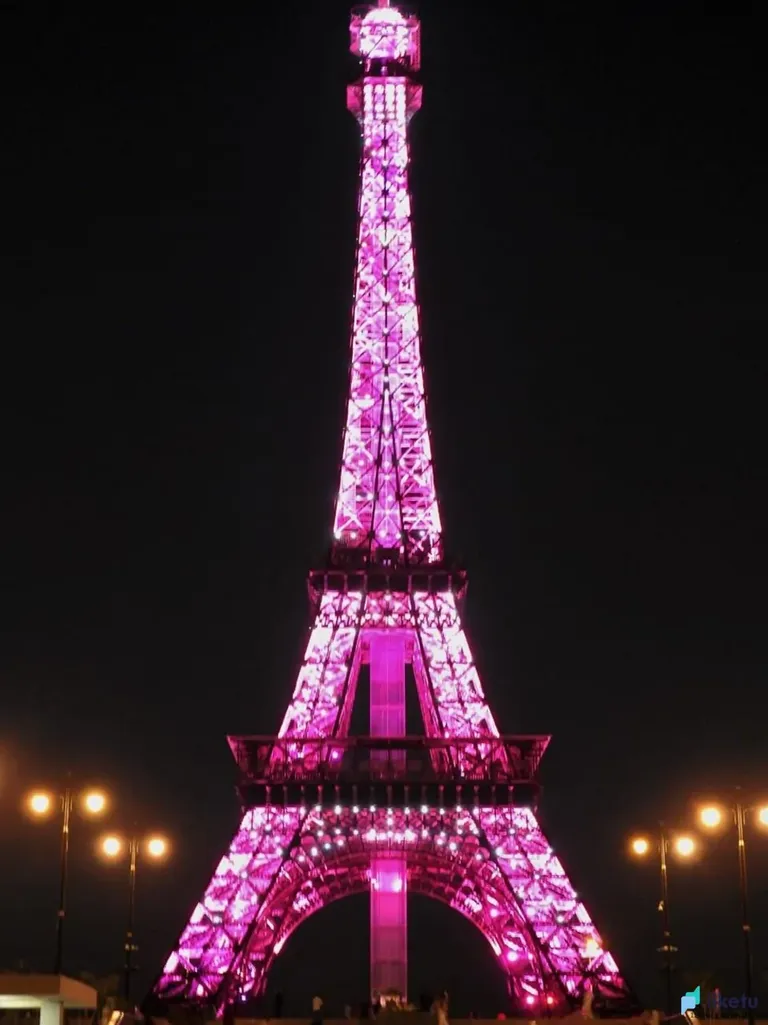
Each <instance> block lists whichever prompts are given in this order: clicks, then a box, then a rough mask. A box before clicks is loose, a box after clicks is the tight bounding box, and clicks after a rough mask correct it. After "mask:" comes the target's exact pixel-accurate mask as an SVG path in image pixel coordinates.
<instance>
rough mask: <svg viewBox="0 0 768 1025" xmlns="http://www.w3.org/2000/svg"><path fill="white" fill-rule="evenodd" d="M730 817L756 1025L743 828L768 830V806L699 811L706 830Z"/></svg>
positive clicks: (735, 804) (748, 992)
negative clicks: (749, 824) (750, 824)
mask: <svg viewBox="0 0 768 1025" xmlns="http://www.w3.org/2000/svg"><path fill="white" fill-rule="evenodd" d="M729 815H730V817H731V819H732V822H733V823H734V824H735V826H736V841H737V853H738V859H739V894H740V897H741V932H742V936H743V938H744V996H745V997H746V1004H747V1018H748V1021H749V1025H754V1021H755V1009H754V1007H753V1006H752V1003H753V1001H752V929H751V926H750V923H749V902H748V899H747V844H746V837H745V829H744V827H745V825H746V823H747V820H748V819H753V820H754V822H756V823H757V824H758V825H760V826H763V827H768V805H746V804H744V803H743V801H742V800H741V799H737V800H736V801H731V802H730V804H724V805H721V804H706V805H703V806H702V807H701V808H700V809H699V822H700V823H701V824H702V826H704V827H705V828H706V829H709V830H717V829H720V828H723V827H724V826H726V825H727V820H728V817H729Z"/></svg>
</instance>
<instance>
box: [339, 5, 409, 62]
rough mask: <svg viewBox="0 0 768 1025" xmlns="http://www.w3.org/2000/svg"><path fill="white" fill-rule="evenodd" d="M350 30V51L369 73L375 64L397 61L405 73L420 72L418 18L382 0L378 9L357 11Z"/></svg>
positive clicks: (359, 9) (358, 9)
mask: <svg viewBox="0 0 768 1025" xmlns="http://www.w3.org/2000/svg"><path fill="white" fill-rule="evenodd" d="M349 29H350V36H351V40H350V47H349V48H350V50H351V51H352V53H353V54H355V56H356V57H360V58H361V60H362V61H364V62H365V64H366V66H367V69H370V68H371V66H372V65H373V64H374V63H376V64H378V63H379V62H381V61H393V62H394V63H395V64H397V65H400V66H401V68H402V69H403V70H404V71H418V69H419V65H420V63H421V40H420V34H421V26H420V24H419V19H418V18H417V17H415V15H406V14H403V13H402V12H401V11H400V10H399V9H398V8H397V7H390V6H389V3H388V2H386V0H379V3H378V6H376V7H358V8H355V9H354V10H353V11H352V20H351V22H350V26H349ZM393 70H395V69H393Z"/></svg>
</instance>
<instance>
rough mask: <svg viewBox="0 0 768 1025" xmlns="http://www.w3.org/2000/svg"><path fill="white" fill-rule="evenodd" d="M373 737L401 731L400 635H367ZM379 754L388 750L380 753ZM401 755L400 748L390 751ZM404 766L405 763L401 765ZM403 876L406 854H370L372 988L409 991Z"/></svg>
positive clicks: (402, 645)
mask: <svg viewBox="0 0 768 1025" xmlns="http://www.w3.org/2000/svg"><path fill="white" fill-rule="evenodd" d="M370 677H371V717H370V729H371V736H372V737H403V736H405V637H404V636H403V635H402V634H398V633H391V632H390V633H372V634H371V637H370ZM383 757H384V758H387V757H389V758H391V757H393V756H392V755H388V754H387V753H383ZM394 757H396V758H399V757H402V758H403V760H404V759H405V753H404V752H403V754H402V755H395V756H394ZM403 768H405V765H403ZM407 882H408V875H407V871H406V861H405V858H396V857H395V858H390V857H381V858H372V859H371V990H372V991H373V992H378V993H383V992H386V991H387V990H392V989H394V990H396V991H397V992H398V993H400V994H401V996H402V997H403V999H405V997H406V995H407V992H408V889H407Z"/></svg>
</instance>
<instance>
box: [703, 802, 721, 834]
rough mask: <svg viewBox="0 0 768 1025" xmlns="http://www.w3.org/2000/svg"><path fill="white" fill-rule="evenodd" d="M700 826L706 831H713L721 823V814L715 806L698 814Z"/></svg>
mask: <svg viewBox="0 0 768 1025" xmlns="http://www.w3.org/2000/svg"><path fill="white" fill-rule="evenodd" d="M699 818H700V819H701V824H702V826H706V827H707V829H715V828H716V827H717V826H719V825H720V823H721V822H722V821H723V813H722V812H721V811H720V809H719V808H717V807H716V806H715V805H711V806H708V807H706V808H702V809H701V811H700V812H699Z"/></svg>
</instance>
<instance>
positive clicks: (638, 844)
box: [631, 836, 651, 857]
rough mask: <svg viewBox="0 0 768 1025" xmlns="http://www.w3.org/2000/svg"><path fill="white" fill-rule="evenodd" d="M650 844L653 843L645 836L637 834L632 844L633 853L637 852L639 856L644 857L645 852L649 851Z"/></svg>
mask: <svg viewBox="0 0 768 1025" xmlns="http://www.w3.org/2000/svg"><path fill="white" fill-rule="evenodd" d="M650 846H651V845H650V844H649V843H648V841H647V840H646V839H645V837H644V836H636V837H635V839H634V840H633V841H632V844H631V847H632V853H633V854H636V855H637V856H638V857H642V856H643V855H644V854H647V853H648V851H649V850H650Z"/></svg>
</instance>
